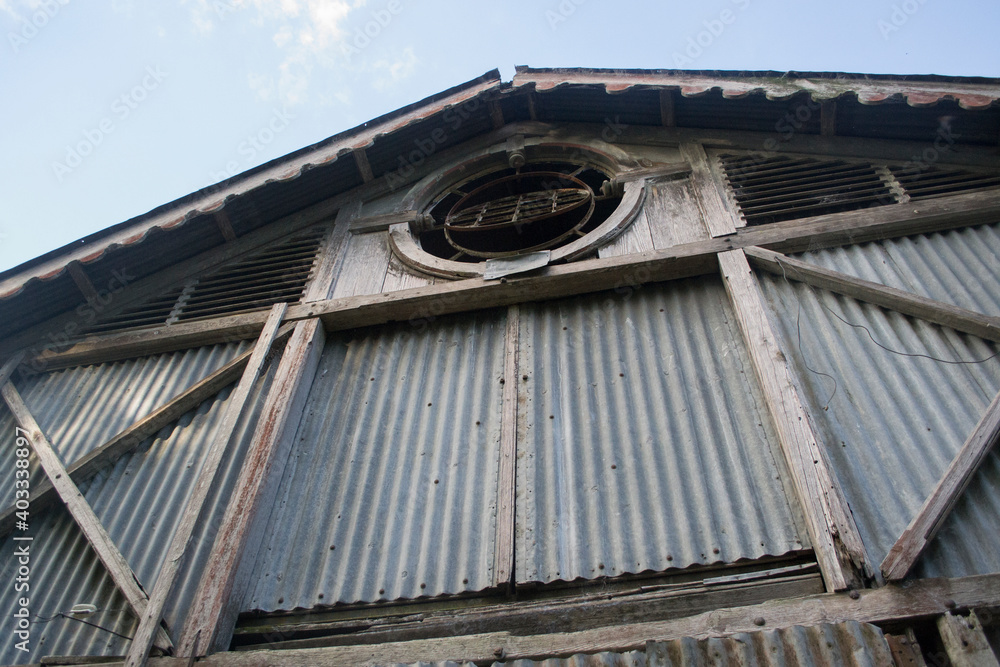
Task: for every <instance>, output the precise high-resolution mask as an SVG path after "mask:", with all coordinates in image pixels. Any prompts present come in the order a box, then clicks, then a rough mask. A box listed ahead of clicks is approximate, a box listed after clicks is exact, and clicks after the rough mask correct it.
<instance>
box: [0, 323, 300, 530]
mask: <svg viewBox="0 0 1000 667" xmlns="http://www.w3.org/2000/svg"><path fill="white" fill-rule="evenodd" d="M294 327H295V325H294V324H286V325H284V326H283V327H281V329H279V330H278V335H277V337H276V339H275V344H278V343H280V342H282V341H284V340H285V339H287V338H288V336H290V335H291V333H292V329H293V328H294ZM252 354H253V351H252V350H251V351H248V352H244V353H243V354H241V355H240V356H238V357H236V358H235V359H233V360H232V361H230V362H229V363H228V364H226V365H225V366H223V367H222V368H220V369H218V370H216V371H214V372H213V373H211V374H210V375H209V376H208V377H206V378H204V379H202V380H201V381H199V382H197V383H196V384H194V385H192V386H191V387H189V388H188V389H186V390H184V391H183V392H181V393H180V394H178V395H177V396H174V397H173V398H172V399H170V400H169V401H168V402H167V403H165V404H163V405H162V406H160V407H159V408H157V409H156V410H154V411H153V412H151V413H149V414H148V415H147V416H146V417H143V418H142V419H141V420H139V421H138V422H136V423H135V424H133V425H132V426H129V427H128V428H127V429H125V430H124V431H122V432H121V433H119V434H118V435H116V436H115V437H113V438H111V439H110V440H108V441H107V442H106V443H104V444H103V445H100V446H99V447H97V448H96V449H94V450H93V451H91V452H89V453H88V454H87V455H86V456H84V457H82V458H81V459H79V460H78V461H76V462H75V463H73V464H72V465H70V466H69V467H68V468H67V469H66V471H67V473H68V474H69V476H70V479H72V480H73V482H74V483H76V484H80V483H82V482H84V481H86V480H88V479H90V478H91V477H93V476H94V475H96V474H97V473H98V472H99V471H100V470H102V469H103V468H105V467H107V466H109V465H111V464H112V463H114V462H115V461H117V460H118V459H119V458H121V457H122V456H123V455H124V454H126V453H127V452H129V451H131V450H132V449H134V448H135V447H136V446H137V445H138V444H140V443H141V442H142V441H143V440H145V439H146V438H148V437H150V436H153V435H156V433H158V432H159V431H160V429H162V428H164V427H166V426H169V425H170V424H172V423H173V422H174V421H176V420H177V419H178V418H180V417H181V416H182V415H184V414H186V413H188V412H189V411H191V410H193V409H195V408H197V407H198V406H199V405H201V404H202V403H203V402H205V401H207V400H208V399H210V398H212V397H213V396H215V395H216V394H218V393H219V392H220V391H222V390H223V389H224V388H226V387H228V386H229V385H231V384H232V383H234V382H236V381H237V380H238V379H239V378H240V375H241V374H242V373H243V369H244V368H246V365H247V362H248V361H249V360H250V356H251V355H252ZM57 498H58V494H57V493H56V492H55V489H54V488H53V487H52V484H51V483H50V482H49V481H48V480H43V481H42V482H41V483H39V484H37V485H36V486H35V488H34V490H33V491H32V493H31V499H30V502H31V507H32V509H33V510H34V511H39V510H42V509H45V508H46V507H48V506H50V505H51V504H52V503H53V502H54V501H55V500H56V499H57ZM14 512H15V508H14V506H13V505H11V506H10V507H8V508H7V509H5V510H4V511H3V512H2V513H0V535H6V534H7V533H9V532H10V531H11V529H12V528H13V527H14Z"/></svg>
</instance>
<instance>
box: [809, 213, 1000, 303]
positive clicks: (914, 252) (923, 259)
mask: <svg viewBox="0 0 1000 667" xmlns="http://www.w3.org/2000/svg"><path fill="white" fill-rule="evenodd" d="M798 258H799V259H801V260H803V261H806V262H811V263H813V264H818V265H819V266H822V267H824V268H827V269H831V270H833V271H840V272H841V273H847V274H849V275H852V276H856V277H858V278H864V279H865V280H871V281H873V282H877V283H882V284H883V285H888V286H890V287H896V288H898V289H902V290H907V291H909V292H913V293H915V294H919V295H920V296H925V297H929V298H931V299H937V300H938V301H944V302H945V303H950V304H952V305H955V306H959V307H961V308H967V309H969V310H973V311H976V312H979V313H984V314H986V315H1000V225H980V226H978V227H963V228H961V229H953V230H950V231H945V232H935V233H933V234H920V235H917V236H906V237H902V238H898V239H887V240H885V241H879V242H877V243H862V244H860V245H850V246H844V247H840V248H829V249H825V250H816V251H811V252H808V253H803V254H801V255H798Z"/></svg>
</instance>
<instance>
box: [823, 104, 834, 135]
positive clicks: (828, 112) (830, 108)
mask: <svg viewBox="0 0 1000 667" xmlns="http://www.w3.org/2000/svg"><path fill="white" fill-rule="evenodd" d="M819 133H820V135H822V136H824V137H833V136H836V135H837V100H824V101H823V102H822V103H821V104H820V107H819Z"/></svg>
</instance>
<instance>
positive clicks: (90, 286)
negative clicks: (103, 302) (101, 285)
mask: <svg viewBox="0 0 1000 667" xmlns="http://www.w3.org/2000/svg"><path fill="white" fill-rule="evenodd" d="M66 270H67V271H69V277H70V278H72V279H73V282H74V283H75V284H76V288H77V289H78V290H80V294H82V295H83V298H84V299H86V300H87V301H90V302H91V303H93V302H98V301H100V295H99V294H98V292H97V288H96V287H94V283H92V282H91V281H90V278H89V277H88V276H87V274H86V273H85V272H84V270H83V267H82V266H80V262H79V261H78V260H73V261H72V262H70V263H69V264H67V265H66Z"/></svg>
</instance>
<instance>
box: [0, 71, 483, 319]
mask: <svg viewBox="0 0 1000 667" xmlns="http://www.w3.org/2000/svg"><path fill="white" fill-rule="evenodd" d="M499 87H500V75H499V72H497V71H496V70H494V71H492V72H487V73H486V74H485V75H483V76H481V77H479V78H477V79H474V80H472V81H470V82H468V83H466V84H463V85H460V86H456V87H455V88H452V89H450V90H448V91H445V92H444V93H443V94H439V95H435V96H433V97H431V98H428V100H424V101H422V102H418V103H416V104H413V105H410V106H407V107H404V108H402V109H400V110H398V111H395V112H393V113H390V114H386V115H384V116H381V117H379V118H376V119H373V120H371V121H369V122H368V123H365V124H364V125H362V126H360V127H357V128H354V129H352V130H348V131H347V132H343V133H341V134H338V135H335V136H333V137H330V138H329V139H327V140H325V141H323V142H321V143H320V144H317V145H315V146H310V147H308V148H306V149H303V150H300V151H297V152H295V153H292V154H291V155H288V156H285V157H282V158H279V159H277V160H274V161H272V162H270V163H268V164H265V165H262V166H261V167H259V168H256V169H252V170H250V171H248V172H246V173H244V174H240V175H239V176H237V177H235V178H232V179H229V180H228V181H225V182H223V183H220V184H218V185H214V186H211V187H208V188H204V189H203V190H200V191H198V192H196V193H193V194H192V195H189V196H187V197H184V198H183V199H181V200H178V202H176V203H174V204H168V205H166V206H163V207H160V208H159V209H156V210H154V211H152V212H150V213H148V214H146V215H143V216H140V217H139V218H136V219H134V220H132V221H129V222H126V223H123V224H121V225H118V226H117V227H116V228H114V229H112V230H109V232H110V233H102V234H100V235H97V236H98V237H99V238H97V239H94V240H93V241H92V242H90V243H87V244H86V245H85V246H83V247H80V248H77V249H73V248H72V247H67V248H64V249H62V250H57V251H55V252H53V253H49V257H48V258H42V259H41V261H35V262H29V263H28V265H27V266H26V268H25V269H23V270H19V268H15V269H12V270H10V271H7V272H5V273H4V274H2V275H4V276H5V278H4V279H3V280H0V299H6V298H10V297H12V296H15V295H17V294H18V293H19V292H20V291H21V290H22V289H24V287H25V285H27V284H29V283H31V282H32V281H35V280H51V279H53V278H56V277H58V276H59V275H61V274H62V273H63V271H64V270H65V267H66V265H67V264H69V263H70V262H71V261H74V260H78V261H80V262H82V263H83V264H89V263H92V262H96V261H97V260H99V259H101V258H102V257H104V255H105V254H106V253H107V252H108V251H110V250H114V249H117V248H121V247H126V246H132V245H135V244H138V243H142V242H143V241H144V240H145V239H146V237H147V236H148V235H149V234H150V233H151V232H154V231H166V230H170V229H174V228H176V227H179V226H181V225H184V224H185V223H187V222H189V221H191V220H193V219H194V218H196V217H198V216H200V215H204V214H211V213H215V212H217V211H220V210H222V208H223V207H224V206H227V205H228V204H227V200H228V199H230V198H232V197H241V196H244V195H247V194H249V193H251V192H253V191H255V190H257V189H261V188H266V187H268V185H269V184H270V183H274V182H277V183H281V182H288V181H294V180H295V179H297V178H299V177H300V176H302V175H303V174H305V173H307V172H308V171H309V170H311V169H313V168H315V167H319V166H323V165H327V164H330V163H332V162H334V161H336V160H337V159H338V158H339V157H341V156H343V155H347V156H348V157H350V156H351V155H352V151H353V150H354V149H357V148H367V147H369V146H372V145H373V144H374V142H375V141H376V140H377V139H379V138H380V137H385V136H388V135H391V134H393V133H395V132H398V131H399V130H402V129H404V128H407V127H409V126H411V125H413V124H416V123H420V122H421V121H424V120H426V119H427V118H429V117H431V116H434V115H436V114H439V113H441V112H444V111H447V110H448V109H450V108H453V107H456V106H459V105H461V104H464V103H466V102H468V101H469V100H472V99H474V98H476V97H477V96H479V95H481V94H482V93H484V92H486V91H490V90H495V89H499Z"/></svg>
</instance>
